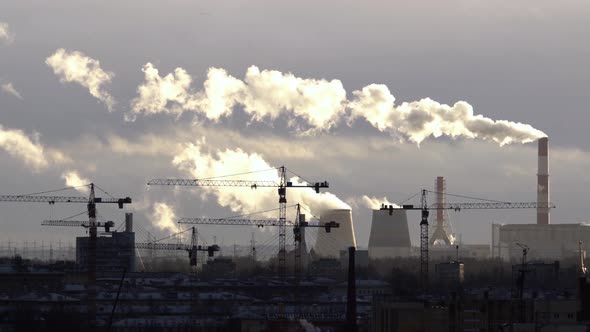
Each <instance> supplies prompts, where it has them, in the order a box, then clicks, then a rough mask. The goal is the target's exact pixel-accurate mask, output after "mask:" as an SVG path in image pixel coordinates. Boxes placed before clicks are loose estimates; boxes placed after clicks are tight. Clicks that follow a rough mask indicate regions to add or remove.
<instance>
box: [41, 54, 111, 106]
mask: <svg viewBox="0 0 590 332" xmlns="http://www.w3.org/2000/svg"><path fill="white" fill-rule="evenodd" d="M45 63H46V64H47V65H48V66H49V67H51V68H52V69H53V72H54V73H55V75H57V76H58V77H59V81H60V82H62V83H65V82H73V83H78V84H80V85H81V86H83V87H85V88H87V89H88V92H90V94H91V95H92V96H93V97H95V98H97V99H98V100H100V101H102V102H103V103H104V104H105V105H106V107H107V109H108V110H109V111H112V110H113V107H114V105H115V99H114V98H113V96H111V94H110V93H109V92H108V91H106V89H105V87H104V86H105V85H106V84H108V83H110V82H111V80H112V79H113V77H114V76H115V74H113V73H112V72H107V71H104V70H103V69H102V68H101V67H100V62H99V61H98V60H95V59H93V58H90V57H88V56H86V55H85V54H84V53H81V52H78V51H72V52H69V51H66V50H65V49H63V48H60V49H58V50H57V51H55V53H54V54H53V55H52V56H50V57H48V58H47V59H46V60H45Z"/></svg>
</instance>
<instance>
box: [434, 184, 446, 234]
mask: <svg viewBox="0 0 590 332" xmlns="http://www.w3.org/2000/svg"><path fill="white" fill-rule="evenodd" d="M435 188H436V189H435V190H436V205H437V207H438V210H436V223H437V224H438V226H439V227H443V225H444V223H445V221H446V220H445V213H444V212H445V211H444V210H443V209H442V207H443V206H444V205H445V203H446V197H445V193H446V191H447V182H446V181H445V178H444V177H442V176H437V177H436V183H435Z"/></svg>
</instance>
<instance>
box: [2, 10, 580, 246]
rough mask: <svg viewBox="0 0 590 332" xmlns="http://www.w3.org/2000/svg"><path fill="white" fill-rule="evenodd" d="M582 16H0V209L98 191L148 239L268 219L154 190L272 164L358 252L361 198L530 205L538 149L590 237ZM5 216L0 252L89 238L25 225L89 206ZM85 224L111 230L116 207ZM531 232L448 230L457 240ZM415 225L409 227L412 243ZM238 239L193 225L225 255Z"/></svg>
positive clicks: (249, 203) (364, 207) (504, 219)
mask: <svg viewBox="0 0 590 332" xmlns="http://www.w3.org/2000/svg"><path fill="white" fill-rule="evenodd" d="M589 14H590V5H589V4H587V2H586V1H581V0H580V1H578V0H566V1H561V2H554V1H545V0H541V1H532V0H523V1H504V0H491V1H477V0H469V1H467V0H451V1H445V2H444V3H441V2H437V1H395V2H385V1H376V0H370V1H364V2H358V1H334V0H327V1H298V2H291V3H277V2H274V1H262V0H255V1H227V2H219V1H209V0H205V1H198V2H197V1H186V0H172V1H166V2H161V1H137V0H130V1H125V2H115V1H106V2H105V1H73V0H55V1H40V0H31V1H17V0H6V1H2V2H1V3H0V188H1V190H0V193H2V194H23V193H36V192H42V191H46V190H52V189H56V188H64V187H66V186H76V185H79V184H83V183H87V182H94V183H96V184H97V185H98V186H99V187H100V188H102V189H104V190H105V191H107V192H108V193H109V194H111V195H113V196H116V197H119V196H122V197H125V196H130V197H132V198H133V200H134V203H133V204H132V205H131V206H129V207H126V210H125V211H129V212H134V213H135V222H136V224H137V225H139V226H140V227H141V229H142V230H144V231H143V232H142V233H141V234H139V233H138V240H144V239H143V238H142V237H143V236H144V235H145V232H148V231H149V232H150V233H151V234H152V235H153V236H154V237H164V236H167V235H168V234H170V233H173V232H176V231H177V229H178V226H177V225H176V224H175V222H174V221H175V220H176V219H178V218H180V217H198V216H208V217H226V216H234V215H240V214H247V213H253V212H257V211H262V210H267V209H272V208H276V207H277V206H276V205H277V204H276V203H277V202H276V201H277V199H276V197H275V196H276V193H275V190H274V189H267V190H263V189H258V190H256V191H253V190H250V189H239V190H238V189H236V188H192V189H191V188H177V189H174V188H170V187H148V186H147V185H146V183H147V181H148V180H149V179H152V178H168V177H178V178H205V177H213V176H223V175H229V174H237V173H244V172H250V171H259V170H266V169H269V168H273V167H278V166H281V165H285V166H286V167H287V168H288V169H289V170H291V171H292V172H293V173H291V175H293V174H296V175H298V176H299V178H298V179H296V181H302V179H304V180H308V181H328V182H329V183H330V188H329V189H328V190H327V193H324V194H322V195H315V194H314V193H313V192H312V191H311V190H301V189H298V190H295V189H293V190H291V191H289V194H288V195H289V196H288V199H289V204H295V203H301V204H305V205H306V206H307V207H308V209H309V210H310V211H311V213H313V214H314V215H319V214H321V211H322V210H323V209H326V208H338V207H343V206H350V207H351V208H352V209H353V222H354V227H355V232H356V239H357V242H358V244H359V245H360V246H361V247H362V246H366V245H367V242H368V237H369V232H370V220H371V210H370V206H369V205H370V204H367V202H368V201H385V200H387V201H389V202H394V203H401V202H403V201H404V200H405V199H407V198H408V197H411V196H413V195H414V194H415V193H417V192H419V191H420V189H421V188H427V189H433V186H434V180H435V178H436V176H445V178H446V179H447V188H448V192H450V193H454V194H460V195H467V196H476V197H482V198H488V199H496V200H502V201H515V202H520V201H535V200H536V191H535V190H536V171H537V170H536V167H537V160H536V153H537V151H536V149H537V147H536V144H535V143H534V140H535V139H537V138H538V137H542V136H545V135H547V136H549V138H550V173H551V178H550V179H551V200H552V202H553V203H554V204H556V206H557V208H556V209H554V210H553V211H552V222H553V223H579V222H587V221H588V219H587V211H586V210H585V209H584V207H585V204H586V197H587V187H588V186H589V184H590V183H589V182H590V179H589V178H588V175H587V169H588V166H590V141H588V140H587V137H586V136H587V126H588V121H589V119H590V115H588V113H587V112H588V111H587V109H586V108H587V107H586V105H587V101H586V100H587V96H588V91H590V60H589V59H590V44H588V43H587V42H585V40H586V38H587V36H586V34H587V31H590V22H589V21H588V20H587V17H588V15H589ZM242 177H245V178H246V179H256V180H262V179H271V180H273V179H276V178H277V175H276V173H275V172H272V171H271V172H259V173H254V174H250V175H243V176H242ZM235 178H238V177H235ZM64 194H73V195H86V194H87V193H86V192H84V189H83V188H81V189H79V190H78V192H76V191H75V190H74V191H70V192H64ZM97 195H99V196H106V195H107V194H104V193H102V192H101V193H98V194H97ZM364 196H366V197H365V198H364V199H363V197H364ZM430 199H431V200H432V199H434V197H431V198H430ZM409 202H412V203H414V204H416V203H417V201H416V200H414V201H409ZM0 208H1V209H2V213H0V227H1V230H2V231H1V232H0V245H2V246H6V245H7V241H13V242H17V243H22V242H23V241H29V242H32V241H36V242H38V243H39V242H49V241H64V242H68V241H69V242H72V241H73V239H74V237H75V236H80V235H82V234H84V230H83V229H76V228H44V227H42V226H40V223H41V221H42V220H44V219H61V218H66V217H69V216H72V215H75V214H77V213H80V212H83V211H84V206H68V205H65V206H46V205H43V204H21V203H8V202H6V203H1V207H0ZM98 209H99V213H100V214H101V215H103V216H104V217H105V218H107V219H109V220H110V219H114V220H115V221H116V222H118V224H121V221H122V220H123V212H124V211H120V210H117V209H116V208H115V207H111V206H99V207H98ZM272 213H275V212H272ZM272 213H267V216H271V215H270V214H272ZM535 217H536V213H535V211H534V210H524V211H516V210H506V211H491V212H490V211H462V212H460V213H451V215H450V219H451V221H452V225H453V228H454V230H455V232H456V233H457V234H460V238H461V239H462V241H463V242H465V243H489V242H490V237H491V235H490V230H491V224H492V223H493V222H496V223H533V222H535ZM419 218H420V216H419V215H418V214H417V213H416V214H414V213H412V212H409V220H410V229H411V237H412V242H413V244H414V245H418V232H417V229H418V223H419ZM181 228H182V227H181ZM251 231H252V230H250V229H235V228H227V227H219V226H215V227H205V226H203V227H201V228H200V232H201V234H202V235H203V236H204V237H207V238H209V239H212V238H213V236H216V238H217V239H221V241H223V242H224V243H225V244H231V243H242V244H246V243H248V242H249V241H250V233H251ZM273 234H275V233H273V232H272V231H269V230H265V231H262V232H259V233H257V235H256V236H257V237H259V238H260V239H264V238H268V237H272V236H273ZM211 241H212V240H211Z"/></svg>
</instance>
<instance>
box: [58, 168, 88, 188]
mask: <svg viewBox="0 0 590 332" xmlns="http://www.w3.org/2000/svg"><path fill="white" fill-rule="evenodd" d="M61 177H62V179H64V180H65V181H66V186H68V187H73V188H75V189H76V190H78V191H79V192H82V193H87V192H88V187H87V186H86V185H88V184H90V183H91V182H92V181H90V180H89V179H87V178H84V177H81V176H80V174H78V172H77V171H74V170H70V171H66V172H64V173H63V174H62V175H61Z"/></svg>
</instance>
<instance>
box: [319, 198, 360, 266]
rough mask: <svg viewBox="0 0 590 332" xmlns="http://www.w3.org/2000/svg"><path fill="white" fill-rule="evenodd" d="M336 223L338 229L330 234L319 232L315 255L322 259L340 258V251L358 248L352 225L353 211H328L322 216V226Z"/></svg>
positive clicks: (332, 230) (334, 229)
mask: <svg viewBox="0 0 590 332" xmlns="http://www.w3.org/2000/svg"><path fill="white" fill-rule="evenodd" d="M331 221H335V222H337V223H338V224H339V227H338V228H333V229H331V230H330V233H328V232H318V234H317V238H316V242H315V244H314V246H313V250H314V253H315V255H317V256H320V257H332V258H339V257H340V250H344V249H347V248H349V247H355V248H356V238H355V236H354V227H353V224H352V211H351V210H349V209H336V210H327V211H325V212H323V213H322V214H321V215H320V225H325V224H326V223H328V222H331Z"/></svg>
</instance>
